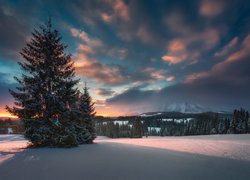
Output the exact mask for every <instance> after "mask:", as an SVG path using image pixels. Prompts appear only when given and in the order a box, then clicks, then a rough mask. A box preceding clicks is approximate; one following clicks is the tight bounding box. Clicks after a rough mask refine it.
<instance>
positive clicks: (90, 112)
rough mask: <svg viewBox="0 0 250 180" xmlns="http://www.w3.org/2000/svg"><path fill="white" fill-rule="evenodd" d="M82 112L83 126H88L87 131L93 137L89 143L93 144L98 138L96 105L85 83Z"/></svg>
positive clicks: (81, 101)
mask: <svg viewBox="0 0 250 180" xmlns="http://www.w3.org/2000/svg"><path fill="white" fill-rule="evenodd" d="M80 111H81V115H82V116H81V117H82V118H83V119H82V124H84V125H85V126H86V129H87V130H88V131H89V133H90V135H91V137H90V139H89V141H88V143H92V142H93V140H94V139H95V138H96V132H95V123H94V116H95V108H94V103H93V102H92V98H91V96H90V95H89V92H88V87H87V85H86V82H85V87H84V89H83V94H82V96H81V97H80Z"/></svg>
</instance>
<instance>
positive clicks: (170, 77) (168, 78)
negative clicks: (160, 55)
mask: <svg viewBox="0 0 250 180" xmlns="http://www.w3.org/2000/svg"><path fill="white" fill-rule="evenodd" d="M174 78H175V77H174V76H168V77H167V81H173V80H174Z"/></svg>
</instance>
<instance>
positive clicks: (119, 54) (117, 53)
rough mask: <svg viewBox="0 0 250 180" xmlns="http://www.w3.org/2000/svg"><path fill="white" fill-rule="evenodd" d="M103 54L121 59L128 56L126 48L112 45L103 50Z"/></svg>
mask: <svg viewBox="0 0 250 180" xmlns="http://www.w3.org/2000/svg"><path fill="white" fill-rule="evenodd" d="M105 54H107V55H108V56H110V57H113V58H119V59H121V60H123V59H126V58H127V57H128V49H126V48H118V47H113V48H109V49H107V50H105Z"/></svg>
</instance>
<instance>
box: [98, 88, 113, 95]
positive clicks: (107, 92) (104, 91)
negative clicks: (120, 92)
mask: <svg viewBox="0 0 250 180" xmlns="http://www.w3.org/2000/svg"><path fill="white" fill-rule="evenodd" d="M95 93H96V94H98V95H100V96H112V95H113V94H114V93H115V91H112V90H110V89H104V88H99V89H97V90H96V91H95Z"/></svg>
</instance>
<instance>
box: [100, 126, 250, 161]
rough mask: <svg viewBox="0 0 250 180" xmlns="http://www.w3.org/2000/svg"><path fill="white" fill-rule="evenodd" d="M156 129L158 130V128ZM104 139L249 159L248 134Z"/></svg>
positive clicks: (249, 137) (193, 152) (249, 138)
mask: <svg viewBox="0 0 250 180" xmlns="http://www.w3.org/2000/svg"><path fill="white" fill-rule="evenodd" d="M151 128H152V127H151ZM151 130H152V129H151ZM157 130H160V128H159V129H157ZM157 132H159V131H157ZM104 141H105V142H112V143H120V144H129V145H136V146H143V147H150V148H160V149H166V150H173V151H179V152H186V153H192V154H201V155H208V156H216V157H225V158H231V159H238V160H247V161H250V134H244V135H208V136H181V137H179V136H178V137H172V136H169V137H155V136H154V137H148V138H145V137H144V138H143V139H130V138H126V139H125V138H122V139H106V140H104ZM97 142H103V140H101V141H99V140H97Z"/></svg>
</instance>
